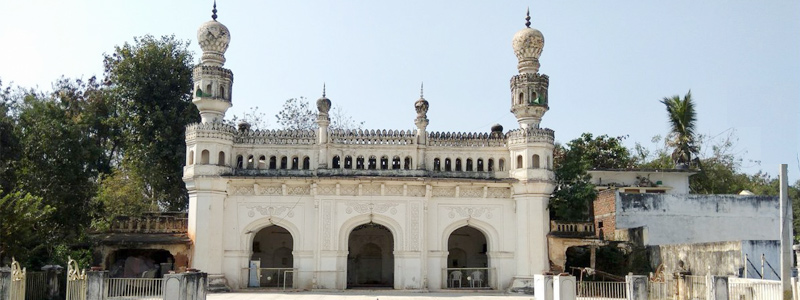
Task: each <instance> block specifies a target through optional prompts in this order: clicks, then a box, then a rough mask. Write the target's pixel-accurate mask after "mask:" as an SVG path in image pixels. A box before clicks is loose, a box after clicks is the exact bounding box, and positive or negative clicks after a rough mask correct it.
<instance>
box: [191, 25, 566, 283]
mask: <svg viewBox="0 0 800 300" xmlns="http://www.w3.org/2000/svg"><path fill="white" fill-rule="evenodd" d="M216 19H217V16H216V9H215V10H214V15H213V20H211V21H208V22H206V23H203V24H202V25H201V26H200V28H199V29H198V32H197V39H198V42H199V44H200V47H201V48H202V50H203V55H202V61H201V63H200V65H198V66H197V67H196V68H195V70H194V91H193V94H194V98H193V102H194V104H195V105H197V108H198V109H199V110H200V115H201V117H202V121H201V123H198V124H193V125H190V126H188V127H187V130H186V153H187V161H186V167H185V168H184V177H183V179H184V181H185V182H186V187H187V189H188V190H189V195H190V205H189V229H188V231H189V236H190V238H191V240H192V241H193V250H192V251H193V253H192V255H191V259H190V261H191V262H190V265H191V267H192V268H196V269H199V270H202V271H204V272H207V273H208V274H209V277H210V278H209V281H210V283H211V284H212V285H217V286H223V285H225V286H227V287H228V288H231V289H246V288H249V287H256V286H260V287H265V286H275V287H282V286H286V287H287V288H295V289H332V290H343V289H348V288H359V287H369V288H377V287H383V288H393V289H407V290H441V289H451V288H456V289H457V288H488V289H499V290H504V289H508V288H511V287H512V286H517V287H519V286H525V285H528V284H530V281H531V279H532V277H533V275H534V274H541V273H542V272H545V271H547V270H549V269H550V266H549V259H548V247H547V237H546V236H547V234H548V232H549V221H550V220H549V216H548V211H547V205H548V199H549V197H550V194H551V192H552V190H553V188H554V175H553V171H552V162H553V140H554V139H553V130H550V129H546V128H540V122H541V120H542V116H543V115H544V114H545V112H547V110H548V97H547V89H548V81H549V78H548V76H547V75H544V74H540V73H539V56H540V54H541V53H542V48H543V46H544V37H543V36H542V33H541V32H539V30H536V29H533V28H530V17H528V18H526V20H528V22H527V23H526V24H525V25H526V27H524V28H522V29H521V30H520V31H518V32H517V33H516V34H515V35H514V36H513V39H512V46H513V50H514V53H515V54H516V56H517V58H518V59H519V64H518V66H517V67H518V69H519V74H514V75H513V76H512V77H511V82H510V97H509V99H510V100H511V101H510V102H509V104H510V110H511V111H512V112H513V113H514V115H515V116H516V118H517V120H518V121H519V128H514V129H512V130H509V131H503V127H502V126H500V125H495V126H493V127H492V128H491V132H481V133H466V132H454V133H451V132H446V133H445V132H428V131H427V130H426V127H427V125H428V118H427V111H428V109H429V104H428V101H426V100H425V99H424V98H423V97H422V96H421V97H420V99H418V100H416V101H415V102H413V105H414V107H415V109H416V113H417V115H416V116H415V117H416V118H415V119H414V124H415V125H416V130H413V131H411V130H408V131H406V130H335V129H331V128H329V125H330V123H331V121H330V118H329V114H328V112H329V109H330V107H331V100H330V99H328V98H326V96H325V94H324V93H323V95H322V98H320V99H319V100H317V102H316V104H317V109H318V110H319V115H318V118H317V120H316V122H317V124H318V125H319V126H318V129H315V130H251V129H250V127H249V125H248V124H246V123H242V124H239V126H238V127H234V126H230V125H227V124H225V123H223V122H222V120H223V119H224V116H225V112H226V111H227V110H228V108H230V107H231V106H232V105H233V99H232V97H231V95H232V93H231V92H232V90H233V73H232V72H231V70H229V69H226V68H225V67H224V64H225V56H224V55H225V51H226V50H227V48H228V44H229V42H230V39H231V35H230V32H229V30H228V28H227V27H225V25H223V24H222V23H220V22H218V21H217V20H216ZM408 105H412V102H411V101H409V103H408ZM433 109H435V107H434V108H433ZM408 117H409V119H410V118H411V116H408Z"/></svg>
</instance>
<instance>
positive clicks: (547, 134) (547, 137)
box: [506, 128, 555, 145]
mask: <svg viewBox="0 0 800 300" xmlns="http://www.w3.org/2000/svg"><path fill="white" fill-rule="evenodd" d="M506 138H507V139H508V144H510V145H513V144H526V143H549V144H553V143H554V141H555V133H554V132H553V130H552V129H550V128H525V129H514V130H511V131H509V132H508V133H506Z"/></svg>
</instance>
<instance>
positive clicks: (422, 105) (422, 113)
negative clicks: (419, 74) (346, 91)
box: [414, 84, 428, 145]
mask: <svg viewBox="0 0 800 300" xmlns="http://www.w3.org/2000/svg"><path fill="white" fill-rule="evenodd" d="M423 87H424V86H423V85H422V84H420V86H419V99H418V100H417V101H416V102H414V110H416V111H417V118H416V119H414V124H416V125H417V143H419V144H422V145H424V144H425V143H426V137H427V135H428V133H427V131H426V128H427V127H428V100H425V97H424V96H423Z"/></svg>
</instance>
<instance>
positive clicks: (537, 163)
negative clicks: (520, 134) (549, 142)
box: [517, 154, 553, 170]
mask: <svg viewBox="0 0 800 300" xmlns="http://www.w3.org/2000/svg"><path fill="white" fill-rule="evenodd" d="M545 160H546V161H545V163H544V167H542V164H541V162H542V159H541V158H540V157H539V154H534V155H533V156H531V165H530V168H531V169H541V168H545V169H548V170H549V169H552V168H553V165H552V162H551V160H550V156H547V157H546V158H545ZM517 169H525V164H524V162H523V161H522V155H517Z"/></svg>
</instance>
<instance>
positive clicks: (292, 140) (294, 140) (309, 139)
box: [233, 129, 317, 145]
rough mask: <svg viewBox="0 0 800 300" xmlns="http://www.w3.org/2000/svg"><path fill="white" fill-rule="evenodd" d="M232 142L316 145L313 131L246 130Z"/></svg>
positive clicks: (315, 135)
mask: <svg viewBox="0 0 800 300" xmlns="http://www.w3.org/2000/svg"><path fill="white" fill-rule="evenodd" d="M233 142H234V143H238V144H260V145H313V144H316V143H317V133H316V131H314V130H280V129H279V130H247V131H240V132H237V133H236V135H235V136H234V138H233Z"/></svg>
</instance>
